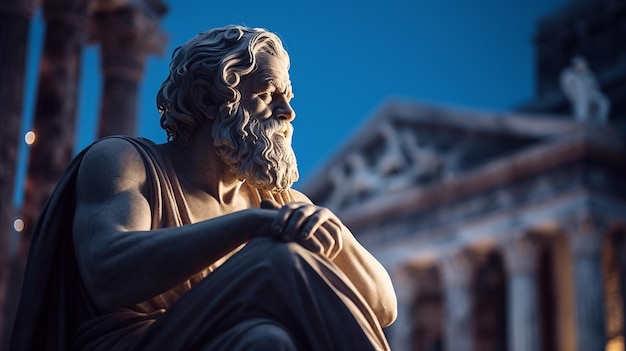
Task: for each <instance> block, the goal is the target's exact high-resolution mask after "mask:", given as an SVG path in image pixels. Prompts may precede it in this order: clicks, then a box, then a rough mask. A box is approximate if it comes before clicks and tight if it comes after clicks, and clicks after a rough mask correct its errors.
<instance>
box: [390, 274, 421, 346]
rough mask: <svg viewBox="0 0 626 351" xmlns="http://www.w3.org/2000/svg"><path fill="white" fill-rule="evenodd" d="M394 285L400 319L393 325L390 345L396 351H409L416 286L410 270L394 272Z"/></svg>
mask: <svg viewBox="0 0 626 351" xmlns="http://www.w3.org/2000/svg"><path fill="white" fill-rule="evenodd" d="M393 285H394V289H395V291H396V298H397V299H398V317H397V318H396V321H395V322H394V323H393V324H392V327H391V338H390V339H389V344H390V346H391V349H392V350H394V351H409V350H410V347H411V330H412V325H413V318H412V316H411V311H412V302H413V299H414V298H415V285H416V281H415V279H414V278H413V275H412V274H411V272H410V271H409V268H404V267H403V268H398V269H397V270H396V271H395V272H393Z"/></svg>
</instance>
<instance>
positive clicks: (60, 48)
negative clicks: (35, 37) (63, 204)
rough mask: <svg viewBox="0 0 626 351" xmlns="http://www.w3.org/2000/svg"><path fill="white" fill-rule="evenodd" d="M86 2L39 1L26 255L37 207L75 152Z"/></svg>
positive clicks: (26, 201) (25, 212)
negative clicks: (39, 53) (42, 29)
mask: <svg viewBox="0 0 626 351" xmlns="http://www.w3.org/2000/svg"><path fill="white" fill-rule="evenodd" d="M87 3H88V0H45V1H44V4H43V15H44V19H45V22H46V34H45V42H44V49H43V57H42V59H41V64H40V68H39V88H38V91H37V101H36V109H35V117H34V128H33V130H34V132H35V135H36V141H35V143H34V144H33V145H32V147H31V149H30V155H29V162H28V171H27V179H26V194H25V198H24V207H23V209H22V212H23V216H24V222H25V229H24V235H22V238H23V239H22V240H21V242H20V250H21V253H20V254H21V255H22V256H24V257H25V256H26V250H27V247H28V240H29V238H30V233H31V231H32V229H33V226H34V222H35V220H36V219H37V216H38V215H39V211H40V210H41V207H42V206H43V204H44V203H45V201H46V200H47V199H48V197H49V196H50V194H51V193H52V190H53V189H54V187H55V185H56V183H57V182H58V180H59V178H60V177H61V175H62V174H63V172H64V170H65V168H66V167H67V164H68V163H69V161H70V159H71V158H72V154H73V152H74V129H75V124H76V106H77V102H78V99H79V93H78V91H79V78H80V70H81V66H82V64H81V60H82V50H83V46H84V44H85V42H86V29H87Z"/></svg>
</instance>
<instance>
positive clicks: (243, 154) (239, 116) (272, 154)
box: [213, 107, 299, 192]
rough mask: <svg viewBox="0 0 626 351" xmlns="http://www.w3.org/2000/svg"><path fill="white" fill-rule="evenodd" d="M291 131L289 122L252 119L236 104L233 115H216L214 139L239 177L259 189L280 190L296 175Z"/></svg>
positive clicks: (275, 119) (287, 185) (218, 149)
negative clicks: (283, 132)
mask: <svg viewBox="0 0 626 351" xmlns="http://www.w3.org/2000/svg"><path fill="white" fill-rule="evenodd" d="M280 131H287V133H286V134H285V135H283V134H282V133H280ZM277 132H279V133H277ZM291 132H292V127H291V125H290V124H289V122H286V121H283V120H280V119H278V118H269V119H260V118H255V117H252V116H250V114H249V113H248V112H247V111H246V110H245V109H243V108H241V107H239V108H238V109H237V111H236V112H235V113H234V114H233V115H232V116H218V118H217V119H216V120H215V124H214V125H213V140H214V144H215V147H216V150H217V153H218V155H219V156H220V157H221V159H222V160H223V161H224V162H225V163H226V164H227V165H228V166H229V167H230V169H231V170H232V171H234V172H236V174H237V177H238V178H239V179H241V180H244V181H246V182H248V183H249V184H250V185H252V186H254V187H256V188H258V189H263V190H269V191H272V192H282V191H284V190H286V189H288V188H290V187H291V186H292V185H293V183H295V182H296V181H297V180H298V176H299V175H298V166H297V163H296V155H295V153H294V151H293V149H292V147H291Z"/></svg>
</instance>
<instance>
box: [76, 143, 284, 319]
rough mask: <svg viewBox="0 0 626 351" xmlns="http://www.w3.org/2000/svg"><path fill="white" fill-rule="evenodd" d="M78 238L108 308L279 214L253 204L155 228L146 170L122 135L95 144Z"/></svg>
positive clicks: (83, 184)
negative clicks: (212, 216) (178, 223)
mask: <svg viewBox="0 0 626 351" xmlns="http://www.w3.org/2000/svg"><path fill="white" fill-rule="evenodd" d="M76 201H77V204H76V213H75V218H74V230H73V233H74V234H73V239H74V244H75V248H76V254H77V259H78V263H79V267H80V271H81V275H82V277H83V279H84V281H85V285H86V287H87V290H88V291H89V293H90V295H91V296H92V297H93V298H94V300H95V302H96V304H97V305H98V306H99V307H100V308H102V309H103V310H106V309H109V308H113V307H121V306H127V305H130V304H135V303H138V302H141V301H144V300H146V299H149V298H151V297H153V296H155V295H157V294H159V293H162V292H164V291H167V290H168V289H170V288H172V287H174V286H175V285H177V284H179V283H180V282H182V281H184V280H185V279H188V278H189V277H190V276H191V275H193V274H195V273H197V272H199V271H200V270H202V269H204V268H206V267H207V266H209V265H210V264H211V263H213V262H214V261H215V260H217V259H218V258H220V257H221V256H223V255H224V254H226V253H228V252H230V251H231V250H233V249H235V248H236V247H238V246H239V245H241V244H242V243H244V242H246V241H248V240H250V239H251V238H252V237H255V236H258V235H263V233H269V224H271V222H272V220H273V219H274V217H275V216H276V211H270V210H263V209H251V210H246V211H240V212H235V213H232V214H228V215H225V216H220V217H216V218H214V219H210V220H207V221H203V222H199V223H195V224H191V225H186V226H182V227H177V228H166V229H157V230H152V231H150V226H151V220H152V218H151V210H150V204H149V203H148V200H147V196H146V171H145V167H144V164H143V161H142V160H141V157H140V155H139V154H138V153H137V151H136V150H135V149H134V147H133V146H132V145H130V144H129V143H128V142H126V141H123V140H121V139H107V140H104V141H102V142H100V143H97V144H95V145H94V146H93V147H92V148H91V149H90V150H89V151H88V152H87V154H86V155H85V157H84V159H83V161H82V163H81V166H80V169H79V174H78V180H77V195H76Z"/></svg>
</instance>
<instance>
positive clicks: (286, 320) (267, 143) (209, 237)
mask: <svg viewBox="0 0 626 351" xmlns="http://www.w3.org/2000/svg"><path fill="white" fill-rule="evenodd" d="M288 69H289V57H288V55H287V52H286V51H285V49H284V48H283V45H282V43H281V40H280V39H279V38H278V37H277V36H276V35H275V34H273V33H271V32H268V31H266V30H263V29H258V28H248V27H242V26H227V27H224V28H219V29H214V30H210V31H207V32H204V33H200V34H198V35H197V36H196V37H195V38H193V39H191V40H189V41H188V42H187V43H185V44H184V45H182V46H181V47H179V48H177V49H176V50H175V51H174V54H173V58H172V62H171V64H170V71H169V76H168V77H167V79H166V80H165V81H164V83H163V84H162V86H161V88H160V90H159V92H158V94H157V105H158V108H159V110H160V113H161V126H162V127H163V129H165V131H166V133H167V135H168V142H166V143H164V144H155V143H153V142H151V141H149V140H147V139H143V138H132V137H123V136H116V137H109V138H106V139H103V140H99V141H97V142H95V143H94V144H92V145H91V146H89V147H88V148H87V149H85V150H84V151H82V152H81V153H80V154H79V155H78V156H77V157H76V158H75V159H74V160H73V161H72V163H71V164H70V166H69V167H68V169H67V171H66V173H65V175H64V177H63V178H62V180H61V181H60V182H59V184H58V185H57V187H56V189H55V191H54V193H53V194H52V196H51V198H50V199H49V201H48V202H47V203H46V205H45V207H44V209H43V210H42V213H41V216H40V218H39V220H38V222H37V225H36V228H35V231H34V233H33V237H32V244H31V248H30V254H29V258H28V264H27V268H26V276H25V280H24V287H23V289H22V297H21V301H20V306H19V312H18V318H17V320H16V323H15V327H14V334H13V339H12V350H16V351H19V350H52V349H54V350H67V349H75V350H170V351H171V350H270V349H271V350H388V349H389V346H388V344H387V341H386V339H385V336H384V334H383V331H382V328H383V327H385V326H388V325H390V324H391V323H392V322H393V320H394V319H395V316H396V297H395V293H394V290H393V287H392V284H391V280H390V278H389V275H388V273H387V272H386V271H385V269H384V268H383V266H382V265H381V264H380V263H379V262H378V261H377V260H376V259H375V258H374V257H373V256H372V255H371V254H370V253H369V252H368V251H367V250H366V249H365V248H364V247H362V246H361V245H360V244H359V243H358V241H357V240H356V239H355V237H354V236H353V235H352V234H351V232H350V231H349V229H348V228H346V227H345V226H344V225H343V224H342V223H341V221H340V220H339V218H337V216H336V215H335V214H333V213H332V212H331V211H330V210H328V209H326V208H323V207H320V206H316V205H314V204H313V203H311V201H310V200H309V199H308V198H307V197H306V196H305V195H304V194H302V193H300V192H298V191H296V190H294V189H292V187H291V186H292V184H293V183H294V182H295V181H296V180H297V178H298V171H297V167H296V159H295V155H294V152H293V150H292V148H291V140H292V134H293V126H292V123H291V122H292V121H293V119H294V118H295V113H294V110H293V109H292V107H291V105H290V100H291V98H292V96H293V94H292V87H291V82H290V79H289V74H288Z"/></svg>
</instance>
